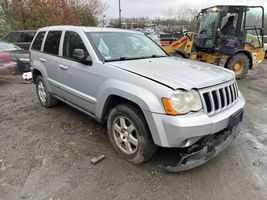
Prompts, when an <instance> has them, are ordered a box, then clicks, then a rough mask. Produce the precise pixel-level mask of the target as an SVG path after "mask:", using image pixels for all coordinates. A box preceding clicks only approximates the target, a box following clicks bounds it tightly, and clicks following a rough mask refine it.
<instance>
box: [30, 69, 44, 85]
mask: <svg viewBox="0 0 267 200" xmlns="http://www.w3.org/2000/svg"><path fill="white" fill-rule="evenodd" d="M38 76H43V75H42V73H41V72H40V71H39V70H38V69H33V71H32V79H33V82H34V84H36V79H37V77H38Z"/></svg>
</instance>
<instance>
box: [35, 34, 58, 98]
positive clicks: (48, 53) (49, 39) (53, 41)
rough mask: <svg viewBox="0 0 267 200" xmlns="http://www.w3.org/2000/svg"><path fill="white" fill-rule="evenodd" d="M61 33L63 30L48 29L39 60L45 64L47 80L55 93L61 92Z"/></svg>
mask: <svg viewBox="0 0 267 200" xmlns="http://www.w3.org/2000/svg"><path fill="white" fill-rule="evenodd" d="M61 35H62V31H48V33H47V34H46V39H45V43H44V47H43V53H42V54H41V55H40V57H39V60H40V61H41V62H42V63H43V65H44V66H45V69H46V72H47V81H48V83H49V85H50V87H51V89H52V92H53V93H55V94H58V93H59V92H60V89H59V75H58V54H59V44H60V40H61Z"/></svg>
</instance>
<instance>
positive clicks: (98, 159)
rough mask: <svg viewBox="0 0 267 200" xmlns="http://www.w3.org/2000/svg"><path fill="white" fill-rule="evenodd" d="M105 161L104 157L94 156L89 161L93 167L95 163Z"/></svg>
mask: <svg viewBox="0 0 267 200" xmlns="http://www.w3.org/2000/svg"><path fill="white" fill-rule="evenodd" d="M104 159H105V155H103V154H102V155H99V156H96V157H94V158H92V159H91V164H92V165H95V164H97V163H99V162H100V161H102V160H104Z"/></svg>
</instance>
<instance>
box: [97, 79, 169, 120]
mask: <svg viewBox="0 0 267 200" xmlns="http://www.w3.org/2000/svg"><path fill="white" fill-rule="evenodd" d="M110 95H116V96H119V97H122V98H125V99H127V100H129V101H131V102H133V103H135V104H137V105H138V106H139V107H140V108H141V109H142V110H143V111H148V112H155V113H164V108H163V106H162V103H161V98H160V97H157V96H156V95H155V94H154V93H153V92H151V91H150V90H147V89H145V88H143V87H140V86H138V85H134V84H131V83H128V82H124V81H120V80H107V81H106V82H105V83H103V84H102V86H101V87H100V88H99V90H98V93H97V107H96V117H97V118H98V119H100V118H101V115H102V112H103V109H104V106H105V103H106V101H107V99H108V97H109V96H110Z"/></svg>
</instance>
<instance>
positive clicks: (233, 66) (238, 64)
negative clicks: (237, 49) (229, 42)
mask: <svg viewBox="0 0 267 200" xmlns="http://www.w3.org/2000/svg"><path fill="white" fill-rule="evenodd" d="M249 66H250V61H249V58H248V57H247V56H246V55H245V54H241V53H239V54H236V55H234V56H233V57H232V58H231V59H230V60H229V62H228V63H227V64H226V68H228V69H230V70H232V71H233V72H234V73H235V76H236V78H237V79H242V78H244V77H245V76H246V74H247V73H248V70H249Z"/></svg>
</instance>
